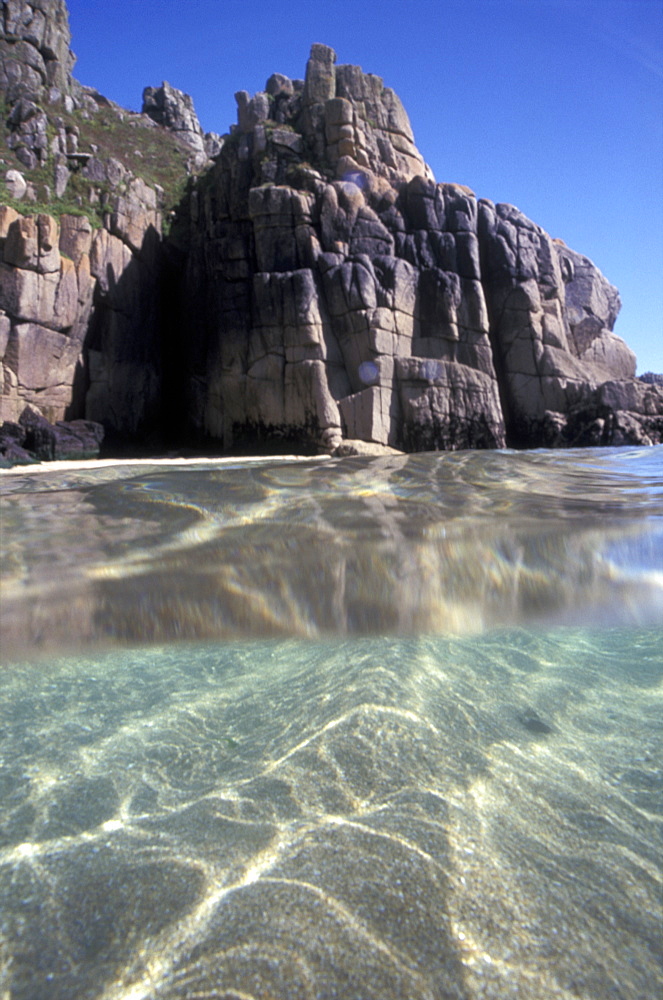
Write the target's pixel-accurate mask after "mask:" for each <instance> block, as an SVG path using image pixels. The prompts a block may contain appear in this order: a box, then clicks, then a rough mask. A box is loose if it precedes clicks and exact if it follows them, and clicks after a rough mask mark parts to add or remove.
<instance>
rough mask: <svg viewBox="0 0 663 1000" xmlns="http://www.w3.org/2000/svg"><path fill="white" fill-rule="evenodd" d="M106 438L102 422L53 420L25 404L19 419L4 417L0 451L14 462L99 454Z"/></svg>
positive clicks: (0, 431)
mask: <svg viewBox="0 0 663 1000" xmlns="http://www.w3.org/2000/svg"><path fill="white" fill-rule="evenodd" d="M103 438H104V429H103V427H102V426H101V424H96V423H93V422H92V421H90V420H70V421H57V422H56V423H55V424H51V423H50V422H49V421H48V420H46V418H45V417H44V416H43V415H42V414H41V413H39V411H38V410H36V409H35V408H33V407H30V406H26V407H25V409H24V410H23V412H22V413H21V415H20V417H19V420H18V423H12V422H9V421H5V423H3V424H2V426H0V455H2V457H3V458H4V459H5V461H6V462H11V463H23V462H26V461H35V460H37V461H53V460H60V461H68V460H71V459H83V458H98V457H99V449H100V447H101V443H102V441H103Z"/></svg>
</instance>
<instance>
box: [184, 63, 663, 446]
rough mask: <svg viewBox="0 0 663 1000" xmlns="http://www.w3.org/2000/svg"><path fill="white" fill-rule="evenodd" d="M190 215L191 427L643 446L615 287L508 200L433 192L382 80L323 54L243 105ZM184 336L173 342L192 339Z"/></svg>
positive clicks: (415, 442)
mask: <svg viewBox="0 0 663 1000" xmlns="http://www.w3.org/2000/svg"><path fill="white" fill-rule="evenodd" d="M236 98H237V104H238V124H237V126H236V127H235V129H234V131H233V133H232V134H231V137H230V139H229V140H228V141H227V142H226V144H225V146H224V148H223V150H222V152H221V155H220V156H219V158H218V161H217V163H216V164H215V166H214V167H213V168H212V169H211V170H210V171H209V172H208V173H207V174H206V175H205V176H204V177H202V178H201V179H200V181H199V182H198V184H197V186H196V188H195V189H194V190H193V191H192V194H191V198H190V204H189V206H188V213H185V214H186V215H187V221H188V224H189V228H190V231H189V234H188V244H187V257H186V280H185V282H184V285H183V288H182V296H181V298H182V301H183V302H184V303H186V310H185V312H184V313H183V315H182V318H181V324H180V325H181V329H182V333H183V338H184V337H185V338H186V341H185V342H186V344H187V348H186V350H184V349H183V350H182V351H181V357H183V358H185V359H186V361H188V362H189V379H188V382H189V385H188V393H189V397H188V406H187V409H188V413H189V416H190V418H191V420H192V422H193V425H194V428H195V429H196V430H197V431H199V432H201V433H203V434H204V435H207V436H209V437H211V438H214V439H217V440H220V441H222V442H223V444H224V446H226V447H228V446H230V445H231V444H233V442H234V441H235V440H236V439H237V438H238V437H239V438H242V437H244V438H247V437H248V438H251V437H255V436H258V437H260V436H264V437H279V436H282V437H284V438H295V439H299V440H304V441H308V442H309V444H311V445H313V446H319V447H326V448H329V447H334V446H336V445H338V444H339V443H340V442H341V440H342V439H344V438H346V439H361V440H364V441H371V442H375V443H377V444H380V445H387V446H392V447H396V448H401V449H405V450H407V451H412V450H421V449H431V448H466V447H500V446H503V445H504V444H506V443H509V444H515V445H519V446H539V445H550V446H557V445H572V444H608V443H615V444H616V443H626V442H629V441H633V442H635V441H641V442H644V443H648V442H654V441H658V440H661V439H662V436H663V397H662V396H661V393H660V391H659V390H658V389H656V388H655V387H651V386H646V385H645V384H643V383H641V382H638V381H636V380H635V379H634V375H635V358H634V356H633V354H632V352H631V351H630V350H629V349H628V347H627V346H626V345H625V344H624V342H623V341H622V340H621V339H620V338H619V337H617V336H615V335H614V334H613V333H612V328H613V325H614V322H615V319H616V316H617V312H618V310H619V296H618V294H617V290H616V289H615V288H613V287H612V286H611V285H610V284H609V283H608V282H607V281H606V280H605V278H604V277H603V276H602V275H601V274H600V272H599V271H598V269H597V268H596V267H595V266H594V265H593V264H592V263H591V261H589V260H588V259H587V258H585V257H582V256H581V255H580V254H578V253H575V252H574V251H572V250H570V249H569V248H567V247H566V246H565V245H564V244H563V243H561V241H556V240H553V239H551V238H550V236H548V234H547V233H545V232H544V231H543V230H542V229H541V227H539V226H537V225H536V224H535V223H534V222H532V221H531V220H529V219H527V218H526V217H525V216H524V215H523V214H522V213H521V212H519V211H518V209H516V208H514V207H513V206H511V205H494V204H492V203H491V202H489V201H487V200H485V199H483V200H479V201H477V199H476V197H475V196H474V194H473V192H472V191H470V190H469V189H468V188H466V187H464V186H462V185H458V184H452V183H436V182H435V180H434V179H433V177H432V175H431V172H430V169H429V168H428V167H427V166H426V164H425V162H424V160H423V158H422V157H421V155H420V153H419V152H418V151H417V149H416V146H415V145H414V141H413V137H412V131H411V128H410V124H409V121H408V119H407V115H406V113H405V111H404V110H403V108H402V105H401V104H400V102H399V100H398V98H397V97H396V95H395V94H394V93H393V91H391V90H389V89H388V88H386V87H384V86H383V83H382V80H380V78H379V77H375V76H372V75H368V74H364V73H362V71H361V70H360V69H359V68H358V67H356V66H337V65H335V55H334V53H333V50H331V49H329V48H328V47H327V46H323V45H314V46H313V48H312V50H311V58H310V59H309V62H308V65H307V69H306V79H305V80H304V81H303V82H302V81H291V80H289V79H287V78H286V77H284V76H281V75H280V74H275V75H274V76H272V77H270V79H269V80H268V81H267V85H266V88H265V91H264V92H260V93H258V94H256V95H254V96H253V97H252V98H250V97H249V95H248V94H247V93H246V92H244V91H240V92H239V93H238V94H237V95H236ZM183 343H184V340H183Z"/></svg>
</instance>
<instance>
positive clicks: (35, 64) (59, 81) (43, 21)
mask: <svg viewBox="0 0 663 1000" xmlns="http://www.w3.org/2000/svg"><path fill="white" fill-rule="evenodd" d="M70 44H71V32H70V31H69V13H68V11H67V4H66V3H65V0H3V3H2V10H1V11H0V95H1V96H2V97H4V98H5V100H6V101H7V103H8V104H14V103H15V102H16V101H18V100H19V99H21V98H27V99H30V100H36V101H41V100H51V101H53V100H57V99H58V98H59V97H60V96H62V95H64V94H66V93H69V92H70V90H71V86H72V77H71V71H72V69H73V65H74V61H75V57H74V55H73V54H72V52H71V49H70Z"/></svg>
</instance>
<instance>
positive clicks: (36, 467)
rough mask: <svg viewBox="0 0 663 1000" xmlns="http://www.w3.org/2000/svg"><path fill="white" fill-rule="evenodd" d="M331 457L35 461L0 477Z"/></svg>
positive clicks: (306, 460)
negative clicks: (110, 468)
mask: <svg viewBox="0 0 663 1000" xmlns="http://www.w3.org/2000/svg"><path fill="white" fill-rule="evenodd" d="M331 457H332V456H331V455H235V456H234V457H233V458H181V457H178V458H83V459H70V460H66V461H58V460H56V461H53V462H35V463H34V464H29V465H14V466H12V467H11V468H9V469H0V476H7V475H10V476H12V475H17V474H18V475H21V476H22V475H38V474H39V473H40V472H72V471H74V470H76V469H105V468H109V467H110V466H134V465H141V466H143V465H237V464H239V463H241V464H242V465H244V464H246V463H249V462H250V463H254V462H310V461H311V460H312V459H315V460H316V461H320V460H321V461H327V460H328V459H329V458H331Z"/></svg>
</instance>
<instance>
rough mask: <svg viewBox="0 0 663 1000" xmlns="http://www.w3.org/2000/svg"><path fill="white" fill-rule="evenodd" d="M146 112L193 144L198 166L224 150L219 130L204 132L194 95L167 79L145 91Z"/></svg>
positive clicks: (194, 160) (144, 107) (194, 156)
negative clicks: (195, 105)
mask: <svg viewBox="0 0 663 1000" xmlns="http://www.w3.org/2000/svg"><path fill="white" fill-rule="evenodd" d="M143 114H146V115H148V117H149V118H151V119H152V121H154V122H156V123H157V124H158V125H162V126H163V127H164V128H167V129H169V130H170V131H171V132H175V133H176V134H177V135H178V136H179V138H180V139H182V141H183V142H185V143H186V144H187V146H190V147H191V149H192V150H193V166H194V167H195V168H196V169H200V167H202V166H204V165H205V164H206V163H207V161H208V160H210V159H211V158H212V157H214V156H217V155H218V154H219V153H220V152H221V146H222V145H223V143H222V140H221V136H220V135H217V134H216V133H215V132H207V133H203V130H202V126H201V124H200V122H199V121H198V115H197V114H196V110H195V108H194V106H193V100H192V98H191V97H190V95H189V94H185V93H183V92H182V91H181V90H177V89H176V88H175V87H171V85H170V84H169V83H168V82H167V81H165V80H164V82H163V83H162V84H161V86H160V87H146V88H145V90H144V91H143Z"/></svg>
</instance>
